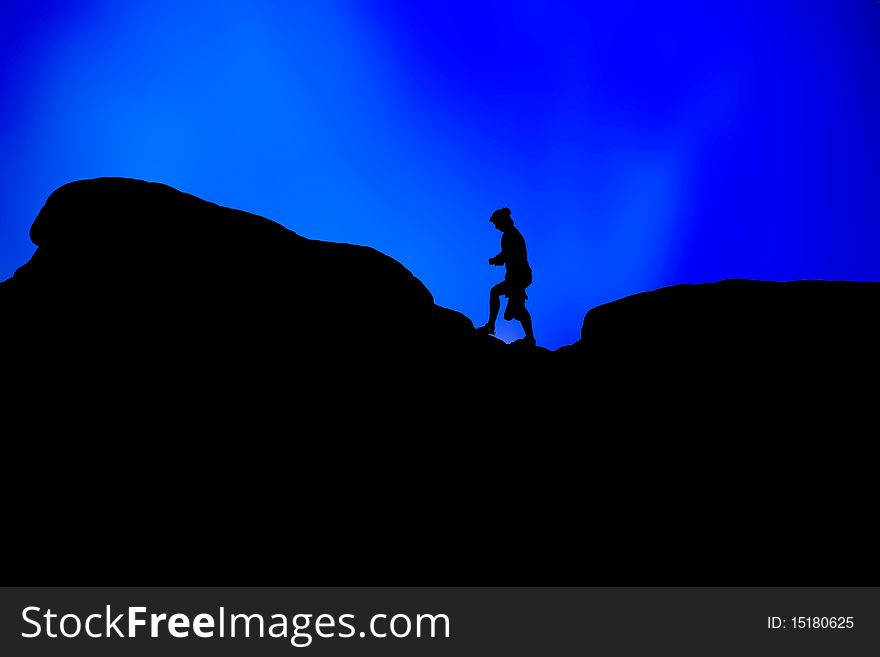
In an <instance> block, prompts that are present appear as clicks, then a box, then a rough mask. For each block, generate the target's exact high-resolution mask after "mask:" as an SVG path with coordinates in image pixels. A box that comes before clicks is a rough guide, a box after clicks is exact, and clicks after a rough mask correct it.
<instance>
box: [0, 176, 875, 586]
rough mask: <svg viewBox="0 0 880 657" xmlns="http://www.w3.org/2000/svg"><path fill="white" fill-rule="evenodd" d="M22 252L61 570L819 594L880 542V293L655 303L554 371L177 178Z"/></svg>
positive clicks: (23, 460)
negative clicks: (876, 495) (863, 470)
mask: <svg viewBox="0 0 880 657" xmlns="http://www.w3.org/2000/svg"><path fill="white" fill-rule="evenodd" d="M31 238H32V240H33V241H34V243H35V244H36V245H37V247H38V248H37V251H36V253H35V254H34V256H33V258H32V259H31V260H30V262H28V263H27V264H25V265H24V266H23V267H21V268H20V269H19V270H18V271H17V272H16V273H15V275H14V276H13V278H11V279H10V280H8V281H6V282H4V283H2V284H0V316H2V319H3V323H2V327H0V344H2V345H4V359H5V367H4V372H5V381H6V382H7V384H8V386H9V390H8V392H7V394H6V396H5V400H6V406H7V411H6V416H7V418H9V421H8V422H7V426H9V427H13V426H22V427H23V429H22V430H21V431H22V432H23V433H21V435H20V436H16V438H15V439H14V446H15V448H16V450H17V451H20V454H17V455H16V458H15V459H14V463H15V465H14V466H12V467H14V468H15V469H16V470H17V475H18V478H16V481H17V482H18V483H17V484H16V485H17V486H18V487H19V490H24V489H25V487H26V488H27V490H31V491H37V493H34V494H33V500H34V502H33V504H36V500H39V504H40V505H48V506H49V507H51V508H55V507H56V506H58V505H61V506H65V505H66V506H72V507H74V508H76V509H79V510H81V511H78V512H77V513H74V514H70V513H68V514H61V513H57V514H54V515H53V516H52V518H51V519H47V518H46V517H45V516H43V515H41V514H35V513H34V506H33V504H32V503H27V504H21V505H14V508H13V509H11V510H10V520H9V523H10V525H11V527H12V531H13V533H14V535H15V536H17V537H19V541H20V543H19V544H18V545H19V550H18V552H19V553H20V554H26V555H28V556H29V558H30V559H31V560H33V562H34V563H36V562H37V561H40V562H41V563H43V564H44V565H43V568H44V569H46V568H48V570H44V572H49V573H55V574H58V575H60V576H61V577H63V576H65V575H67V576H70V575H71V574H72V573H75V572H79V570H77V569H79V568H82V567H86V568H87V569H89V570H90V571H91V572H97V573H110V572H112V570H113V569H114V568H122V569H123V570H124V572H126V573H133V574H134V575H135V576H144V575H150V574H154V573H155V572H157V571H161V572H162V573H167V574H170V573H177V574H180V573H193V572H195V573H198V575H197V576H196V577H197V579H198V581H199V582H206V581H207V582H210V583H216V580H211V579H210V577H202V574H203V573H204V574H206V575H210V574H211V573H216V572H218V571H216V570H215V568H216V567H217V563H218V562H222V563H224V564H225V568H226V569H227V570H226V571H224V572H231V573H233V576H234V577H239V578H241V577H242V576H245V577H247V575H249V574H250V575H253V574H254V573H257V574H258V578H257V579H259V578H263V581H264V582H270V583H271V582H273V581H274V580H272V579H271V574H272V573H273V572H275V571H274V568H275V567H276V566H277V564H279V563H284V562H286V561H290V560H291V559H295V560H297V562H298V563H309V564H312V566H313V567H314V568H315V569H316V571H315V572H318V573H330V578H331V581H333V582H336V581H339V579H340V578H341V577H342V576H346V577H348V578H349V579H348V580H347V581H349V582H351V578H352V577H354V578H356V579H357V578H358V576H360V579H361V580H363V578H364V577H366V578H368V579H369V580H370V581H375V578H374V577H373V574H374V573H390V574H391V575H390V576H391V577H392V579H393V580H394V581H400V577H401V576H402V577H406V576H407V575H408V574H410V575H411V574H413V571H412V567H413V564H414V563H418V564H422V565H421V566H417V567H421V568H423V569H424V570H419V571H417V572H419V573H422V572H423V573H426V576H428V578H429V581H433V582H437V581H439V582H441V583H447V582H449V581H450V579H449V578H452V579H453V580H454V581H460V580H457V579H455V578H456V576H457V575H459V574H462V573H469V574H477V578H476V580H475V579H473V578H470V579H467V578H465V579H464V580H463V581H465V582H466V583H474V582H475V581H479V583H484V582H485V583H498V582H501V583H510V581H511V580H510V579H507V580H505V579H504V577H505V576H506V575H507V574H509V573H511V572H516V573H522V578H521V579H517V581H523V582H526V583H534V582H540V583H562V584H566V583H583V582H585V581H591V582H609V581H611V582H613V583H621V581H626V582H632V581H634V580H633V578H637V581H639V582H640V583H645V582H649V583H670V582H672V583H686V582H690V583H693V582H694V581H695V578H699V577H700V576H701V575H704V574H705V573H706V572H712V573H716V574H718V576H719V577H720V578H721V582H722V583H743V582H742V578H743V577H750V576H753V575H754V573H769V572H773V573H777V574H779V577H778V578H776V579H775V580H774V581H780V580H781V581H783V582H785V583H800V582H801V581H802V580H798V579H796V578H795V579H792V576H796V575H797V574H798V572H799V571H798V569H799V568H802V567H805V566H806V565H807V564H808V562H809V561H810V560H811V559H812V557H813V555H815V554H816V551H817V550H819V549H820V548H822V549H825V550H826V554H829V555H833V556H836V557H840V556H841V555H842V553H841V550H842V547H841V543H840V541H844V539H843V538H840V540H838V538H839V537H844V536H845V537H846V538H845V541H844V542H845V544H846V546H847V549H849V550H850V556H852V554H854V553H856V554H857V553H858V551H859V550H861V549H865V546H867V545H869V544H870V541H869V539H868V538H867V535H866V534H865V532H866V531H868V527H867V526H866V525H864V524H863V523H860V522H857V518H856V517H855V516H857V515H858V513H860V512H861V511H862V510H863V506H862V502H863V500H864V499H865V496H866V495H867V493H866V488H865V487H866V486H867V485H868V483H869V482H870V481H872V479H869V478H867V477H865V478H862V477H860V476H858V475H856V474H855V472H856V471H857V469H858V468H857V464H858V463H861V462H869V461H866V460H865V459H867V458H868V457H867V453H866V452H865V448H866V443H865V442H864V441H863V440H861V439H859V438H858V437H859V436H863V435H865V431H866V429H865V427H866V424H865V423H866V422H868V423H870V424H872V423H873V412H872V410H873V404H874V402H873V399H875V398H876V395H875V394H874V393H875V392H876V390H875V386H873V384H872V383H871V382H872V381H873V380H874V379H875V378H876V375H875V373H876V372H877V365H878V360H880V359H878V352H877V347H876V340H875V336H876V335H877V334H878V332H877V329H878V324H880V321H878V317H880V314H878V310H877V309H878V308H880V305H878V303H877V301H878V295H880V291H878V290H880V285H878V284H868V283H846V282H818V281H817V282H797V283H766V282H758V281H724V282H721V283H715V284H707V285H696V286H676V287H672V288H666V289H661V290H657V291H653V292H647V293H644V294H638V295H634V296H632V297H628V298H626V299H621V300H619V301H616V302H614V303H610V304H607V305H604V306H600V307H598V308H594V309H593V310H591V311H590V312H589V313H588V314H587V316H586V318H585V321H584V326H583V333H582V339H581V340H580V341H579V342H578V343H576V344H575V345H572V346H570V347H565V348H562V349H559V350H557V351H556V352H549V351H547V350H545V349H529V348H517V347H515V346H512V345H509V346H508V345H503V344H502V343H501V342H500V341H498V340H495V339H494V338H489V337H481V336H478V335H476V334H475V332H474V328H473V324H472V323H471V322H470V320H468V319H467V318H465V317H464V316H463V315H461V314H460V313H457V312H455V311H452V310H449V309H445V308H441V307H438V306H436V305H435V304H434V302H433V298H432V296H431V294H430V292H429V291H428V290H427V289H426V288H425V286H424V285H422V283H421V282H420V281H418V280H417V279H416V278H415V277H414V276H413V275H412V274H411V273H410V272H409V271H408V270H407V269H406V268H405V267H404V266H403V265H401V264H400V263H398V262H396V261H395V260H393V259H391V258H389V257H387V256H385V255H383V254H381V253H379V252H377V251H375V250H373V249H370V248H367V247H361V246H353V245H348V244H334V243H327V242H319V241H315V240H309V239H306V238H305V237H302V236H300V235H297V234H296V233H294V232H292V231H290V230H287V229H285V228H283V227H282V226H280V225H278V224H276V223H274V222H272V221H270V220H268V219H265V218H262V217H258V216H255V215H251V214H248V213H245V212H241V211H238V210H231V209H228V208H223V207H220V206H217V205H214V204H212V203H208V202H206V201H203V200H201V199H198V198H196V197H193V196H190V195H188V194H184V193H182V192H179V191H177V190H174V189H172V188H170V187H167V186H164V185H160V184H156V183H146V182H142V181H134V180H128V179H97V180H91V181H81V182H77V183H71V184H69V185H66V186H64V187H62V188H60V189H59V190H57V191H56V192H54V193H53V194H52V195H51V197H50V198H49V199H48V201H47V202H46V205H45V206H44V208H43V209H42V210H41V212H40V213H39V216H38V217H37V219H36V221H35V223H34V225H33V227H32V229H31ZM352 318H355V320H356V322H357V330H351V328H350V327H351V325H352ZM865 381H867V382H868V383H867V384H866V383H865ZM870 424H869V425H868V426H870ZM28 432H33V437H32V438H30V437H27V436H29V435H31V434H30V433H28ZM844 473H845V477H844ZM817 481H820V482H821V485H818V486H817ZM844 481H845V485H844ZM17 495H18V494H15V493H10V499H17ZM792 497H794V499H797V500H798V502H797V504H796V506H795V508H789V509H788V510H787V512H786V513H784V514H783V513H776V510H777V508H778V507H777V504H782V500H783V499H792ZM99 500H104V502H103V503H105V504H106V503H108V501H113V502H115V503H116V504H117V505H118V506H116V507H114V509H115V510H114V511H113V512H111V513H110V514H109V516H110V517H111V518H112V521H109V522H105V523H98V522H97V521H95V520H93V519H91V516H90V515H89V511H88V509H90V508H92V506H93V505H94V504H96V503H97V501H99ZM844 505H848V506H845V507H844ZM804 509H810V510H811V513H813V512H815V511H817V509H818V510H821V511H822V513H828V514H829V515H828V516H827V517H824V516H823V517H822V519H817V517H818V516H817V517H814V518H813V519H812V520H809V519H808V518H807V516H806V515H805V513H804ZM835 509H836V511H835ZM820 515H821V514H820ZM835 532H836V533H835ZM68 537H76V540H74V541H73V544H71V542H70V539H69V538H68ZM64 545H66V548H64V549H62V548H61V547H60V546H64ZM799 545H809V546H810V548H809V549H807V550H801V551H800V552H798V546H799ZM853 546H857V547H853ZM767 554H771V555H773V556H772V558H773V559H774V560H773V561H772V565H773V570H772V571H771V570H770V565H769V564H770V563H771V562H769V561H762V559H764V558H765V557H766V555H767ZM126 555H129V556H130V555H135V557H136V558H134V559H133V561H132V560H131V559H129V558H128V557H127V556H126ZM157 555H158V556H157ZM783 557H784V558H783ZM150 559H152V561H150ZM76 560H78V561H76ZM285 560H286V561H285ZM707 560H708V561H709V562H712V563H714V562H716V561H718V560H721V561H722V562H723V563H722V565H718V564H716V566H717V568H714V569H713V566H711V565H710V566H708V567H709V568H710V570H709V571H706V570H705V568H706V567H707V566H706V564H707ZM75 561H76V563H74V562H75ZM77 563H78V564H79V565H77ZM243 563H246V564H247V567H246V568H245V567H243V566H242V564H243ZM849 563H850V564H851V565H853V564H861V563H863V562H862V561H861V560H858V559H854V560H851V561H850V562H849ZM45 564H49V565H48V566H47V565H45ZM83 564H85V565H84V566H83ZM208 564H210V566H208ZM231 564H232V565H231ZM235 564H238V565H237V566H236V565H235ZM756 564H759V565H758V566H756ZM760 564H763V568H764V570H761V567H762V566H761V565H760ZM813 567H814V568H815V564H814V565H813ZM853 567H854V566H853ZM756 568H757V570H756ZM831 572H832V571H831V570H830V569H829V570H827V571H824V570H823V571H821V573H824V574H828V573H831ZM838 572H839V571H838ZM871 572H873V569H872V571H871ZM824 574H823V575H821V576H820V579H821V577H824ZM434 575H436V576H437V577H440V578H441V579H439V580H438V579H436V578H435V577H433V576H434ZM728 575H729V576H730V577H727V576H728ZM499 578H500V579H499ZM615 578H616V579H615ZM621 578H623V580H622V579H621ZM245 581H246V582H247V583H253V581H254V580H253V578H248V579H245ZM286 581H290V580H289V578H288V579H287V580H286ZM318 581H322V582H324V583H326V582H327V580H326V579H325V580H318ZM714 581H715V582H717V581H718V580H717V579H716V580H714ZM766 581H767V580H766V579H765V580H763V581H762V582H761V583H766ZM834 582H835V583H839V580H837V579H836V580H834ZM178 583H179V582H178ZM235 583H240V582H239V581H236V582H235ZM258 583H259V582H258ZM820 583H824V580H823V581H822V582H820Z"/></svg>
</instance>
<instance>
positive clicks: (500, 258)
mask: <svg viewBox="0 0 880 657" xmlns="http://www.w3.org/2000/svg"><path fill="white" fill-rule="evenodd" d="M489 264H490V265H495V266H496V267H500V266H501V265H503V264H504V251H502V252H501V253H499V254H498V255H497V256H492V257H491V258H489Z"/></svg>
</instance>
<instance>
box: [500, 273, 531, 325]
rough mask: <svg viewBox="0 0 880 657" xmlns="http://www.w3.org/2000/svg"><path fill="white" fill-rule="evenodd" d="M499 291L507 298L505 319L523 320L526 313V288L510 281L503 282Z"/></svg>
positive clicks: (527, 296)
mask: <svg viewBox="0 0 880 657" xmlns="http://www.w3.org/2000/svg"><path fill="white" fill-rule="evenodd" d="M497 287H498V291H499V292H500V293H501V294H502V295H503V296H505V297H507V308H505V309H504V319H506V320H507V321H510V320H511V319H517V320H519V319H522V318H523V316H524V315H525V312H526V299H528V298H529V295H527V294H526V288H524V287H522V286H520V285H514V284H513V283H511V282H510V281H502V282H501V283H499V284H498V286H497Z"/></svg>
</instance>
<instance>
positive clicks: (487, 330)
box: [477, 324, 495, 335]
mask: <svg viewBox="0 0 880 657" xmlns="http://www.w3.org/2000/svg"><path fill="white" fill-rule="evenodd" d="M477 333H479V334H480V335H495V327H494V326H492V325H491V324H484V325H483V326H481V327H480V328H478V329H477Z"/></svg>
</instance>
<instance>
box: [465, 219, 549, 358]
mask: <svg viewBox="0 0 880 657" xmlns="http://www.w3.org/2000/svg"><path fill="white" fill-rule="evenodd" d="M489 221H491V222H492V223H493V224H494V225H495V228H497V229H498V230H500V231H501V232H502V233H503V235H502V236H501V253H499V254H498V255H497V256H493V257H491V258H489V264H490V265H495V266H497V267H500V266H501V265H504V266H505V267H506V268H507V273H506V274H505V276H504V280H503V281H502V282H501V283H499V284H498V285H496V286H495V287H493V288H492V290H491V291H490V292H489V321H488V322H487V323H486V325H485V326H481V327H480V328H478V329H477V330H478V331H480V332H481V333H487V334H492V333H495V320H497V319H498V311H499V310H500V309H501V295H502V294H503V295H504V296H506V297H507V308H505V310H504V319H506V320H508V321H510V320H511V319H517V320H519V323H520V324H522V327H523V329H524V330H525V332H526V337H524V338H523V339H522V340H517V342H525V343H527V344H531V345H534V344H535V334H534V333H533V332H532V316H531V315H529V311H528V310H526V299H528V298H529V297H528V295H527V294H526V288H527V287H528V286H529V285H531V284H532V268H531V267H529V259H528V254H527V253H526V241H525V240H524V239H523V236H522V234H521V233H520V232H519V231H518V230H517V229H516V228H515V227H514V225H513V219H512V218H511V216H510V208H501V209H500V210H495V212H493V213H492V216H491V217H489Z"/></svg>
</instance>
